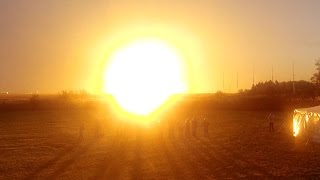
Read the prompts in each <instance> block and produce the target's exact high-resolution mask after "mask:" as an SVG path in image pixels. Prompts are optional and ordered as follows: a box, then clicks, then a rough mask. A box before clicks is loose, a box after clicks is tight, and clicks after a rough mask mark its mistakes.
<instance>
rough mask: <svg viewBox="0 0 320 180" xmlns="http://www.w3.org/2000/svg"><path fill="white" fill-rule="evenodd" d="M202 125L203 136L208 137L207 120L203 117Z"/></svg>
mask: <svg viewBox="0 0 320 180" xmlns="http://www.w3.org/2000/svg"><path fill="white" fill-rule="evenodd" d="M202 127H203V132H204V136H205V137H208V136H209V121H208V120H207V119H206V118H203V122H202Z"/></svg>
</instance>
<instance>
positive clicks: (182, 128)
mask: <svg viewBox="0 0 320 180" xmlns="http://www.w3.org/2000/svg"><path fill="white" fill-rule="evenodd" d="M183 126H184V125H183V122H181V123H180V124H179V131H180V137H183V130H184V127H183Z"/></svg>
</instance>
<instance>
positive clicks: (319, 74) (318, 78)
mask: <svg viewBox="0 0 320 180" xmlns="http://www.w3.org/2000/svg"><path fill="white" fill-rule="evenodd" d="M315 66H316V73H314V74H313V76H312V77H311V82H313V83H315V84H316V85H317V86H319V85H320V58H319V59H317V60H316V63H315Z"/></svg>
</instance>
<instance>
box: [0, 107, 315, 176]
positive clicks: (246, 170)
mask: <svg viewBox="0 0 320 180" xmlns="http://www.w3.org/2000/svg"><path fill="white" fill-rule="evenodd" d="M96 114H97V113H95V112H90V111H84V110H81V111H80V110H73V111H58V110H57V111H22V112H0V179H156V178H159V179H221V178H223V179H224V178H241V177H247V178H248V177H253V178H257V177H273V176H280V177H281V176H286V177H288V176H289V177H316V176H320V153H319V152H320V145H319V144H313V143H307V144H306V143H304V142H298V141H297V140H295V139H294V138H293V137H292V132H291V128H292V125H291V119H290V118H291V114H290V113H281V112H280V113H276V117H277V119H276V123H275V130H276V132H275V133H269V132H268V120H267V119H266V115H267V113H266V112H238V111H224V112H211V113H206V117H207V118H208V120H209V121H210V128H209V138H205V137H204V136H203V132H202V127H201V126H200V125H199V126H200V127H199V128H198V137H197V138H194V137H192V138H191V137H190V138H186V137H183V136H181V134H180V131H179V128H178V127H180V125H179V123H178V125H176V127H175V137H174V138H173V139H172V138H169V137H168V133H167V129H166V127H165V126H162V128H155V127H153V128H152V127H151V128H141V127H137V126H132V125H128V124H125V123H115V121H111V120H110V118H106V119H105V120H103V122H101V120H100V122H99V123H97V120H96V119H97V116H96ZM175 118H176V121H177V122H182V121H184V120H185V118H182V117H181V116H179V117H178V116H177V117H175ZM98 119H99V117H98ZM82 123H83V124H84V139H83V140H82V141H81V142H79V127H80V126H81V124H82ZM98 126H100V127H102V128H101V129H102V131H103V132H104V136H103V137H97V136H96V131H97V129H98V128H97V127H98Z"/></svg>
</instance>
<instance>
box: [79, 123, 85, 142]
mask: <svg viewBox="0 0 320 180" xmlns="http://www.w3.org/2000/svg"><path fill="white" fill-rule="evenodd" d="M83 132H84V124H83V123H81V126H80V128H79V141H82V140H83Z"/></svg>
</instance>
